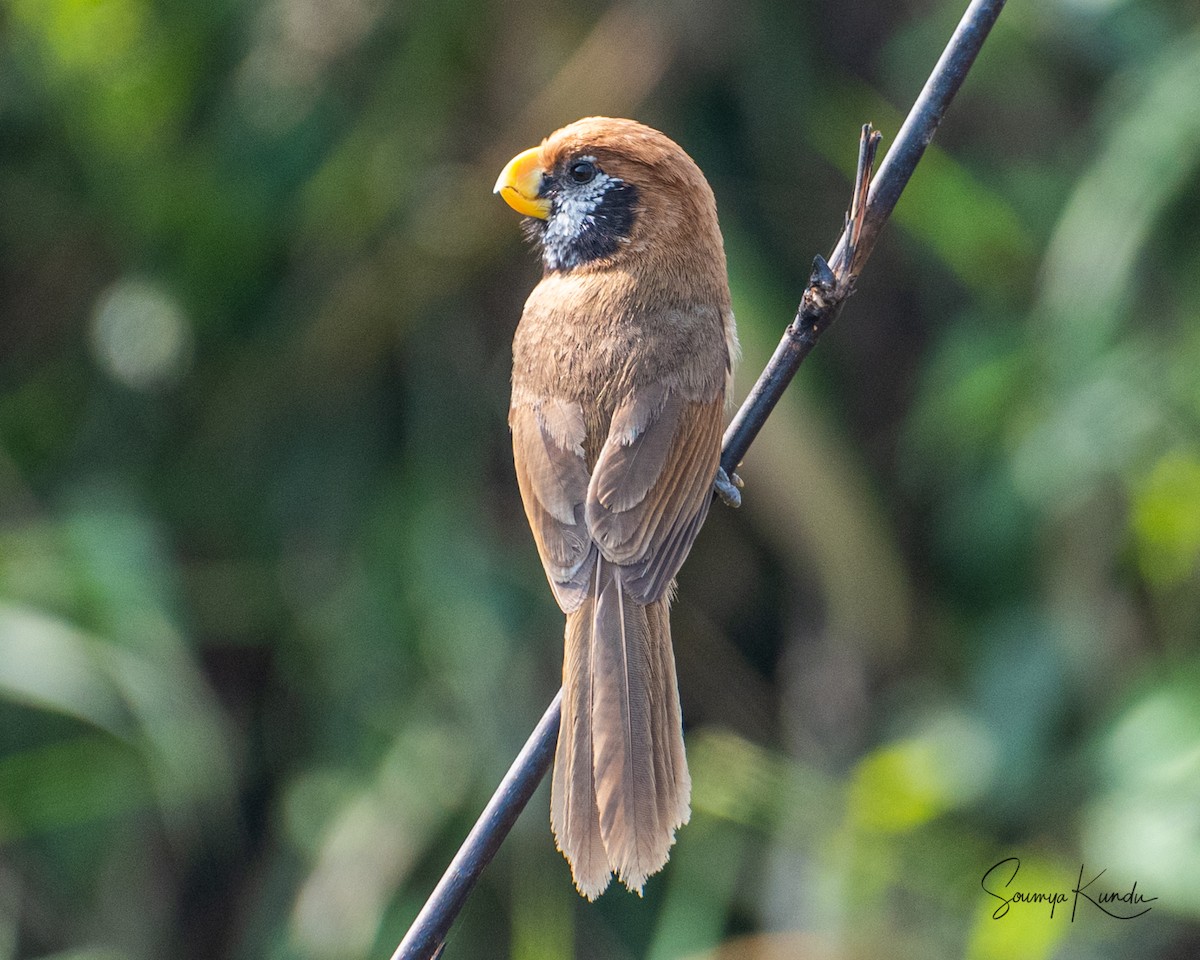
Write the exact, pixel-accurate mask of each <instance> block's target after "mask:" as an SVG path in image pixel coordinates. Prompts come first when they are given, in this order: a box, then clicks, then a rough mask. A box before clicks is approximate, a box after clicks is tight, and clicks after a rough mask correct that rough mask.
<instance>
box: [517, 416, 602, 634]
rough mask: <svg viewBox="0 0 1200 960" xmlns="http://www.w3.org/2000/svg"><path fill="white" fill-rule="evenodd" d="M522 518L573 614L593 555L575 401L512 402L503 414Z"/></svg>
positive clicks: (562, 602)
mask: <svg viewBox="0 0 1200 960" xmlns="http://www.w3.org/2000/svg"><path fill="white" fill-rule="evenodd" d="M508 422H509V426H510V427H512V435H513V460H514V461H515V463H516V468H517V484H518V486H519V487H520V489H521V499H522V501H524V503H525V515H526V516H527V517H528V518H529V526H530V528H531V529H532V530H533V538H534V540H535V541H536V542H537V548H538V554H539V555H540V556H541V558H542V566H544V567H545V569H546V577H547V578H548V579H549V581H550V586H551V587H552V588H553V590H554V596H555V599H557V600H558V605H559V606H560V607H562V609H563V610H564V611H566V612H568V613H569V612H570V611H572V610H574V609H576V608H577V607H578V606H579V604H580V603H582V602H583V599H584V598H585V597H586V596H587V592H588V579H589V576H590V574H591V570H592V565H593V564H594V562H595V556H596V552H595V550H594V549H593V548H592V542H591V537H590V536H589V535H588V531H587V523H586V520H585V516H584V515H585V507H584V503H585V501H586V499H587V489H588V479H589V478H588V471H587V461H586V460H585V457H584V450H583V441H584V436H585V427H584V422H583V410H582V408H581V407H580V405H579V404H578V403H576V402H574V401H567V400H555V399H538V400H535V401H533V402H530V403H514V404H513V406H512V407H511V408H510V410H509V414H508Z"/></svg>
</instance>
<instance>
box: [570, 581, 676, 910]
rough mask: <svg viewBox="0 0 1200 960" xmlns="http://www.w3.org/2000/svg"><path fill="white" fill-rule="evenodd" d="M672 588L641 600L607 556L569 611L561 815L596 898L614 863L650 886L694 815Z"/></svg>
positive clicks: (581, 877)
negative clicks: (674, 637)
mask: <svg viewBox="0 0 1200 960" xmlns="http://www.w3.org/2000/svg"><path fill="white" fill-rule="evenodd" d="M667 596H669V592H668V595H667ZM667 596H664V597H663V598H662V599H661V600H659V601H656V602H655V603H653V604H651V605H649V606H642V605H641V604H638V603H635V602H634V601H632V600H630V599H629V597H628V596H627V595H626V594H625V592H624V590H623V588H622V586H621V581H620V573H619V571H618V569H617V568H615V567H613V566H612V565H611V564H608V563H606V562H604V561H603V560H601V559H599V558H597V561H596V569H595V572H594V580H593V584H592V590H591V591H590V594H589V597H588V598H587V599H586V600H585V601H584V602H583V604H581V605H580V607H579V608H578V609H576V610H574V611H572V613H570V614H569V615H568V617H567V631H566V655H565V657H564V664H563V687H564V695H563V708H562V710H563V713H562V725H561V727H560V730H559V739H558V753H557V756H556V759H555V770H554V781H553V791H552V796H551V823H552V825H553V827H554V833H555V837H556V838H557V841H558V846H559V849H560V850H562V852H563V853H564V854H565V855H566V857H567V859H568V860H569V861H570V863H571V870H572V874H573V876H574V878H575V884H576V886H577V887H578V888H579V891H580V892H581V893H582V894H583V895H584V896H586V897H588V899H594V898H595V897H596V896H598V895H599V894H600V893H601V892H603V890H604V889H605V887H606V886H607V885H608V882H609V878H610V873H611V872H615V873H616V874H617V875H618V877H619V878H620V879H621V880H622V882H623V883H625V885H626V886H627V887H629V889H630V890H633V891H635V892H637V893H641V890H642V887H643V885H644V884H645V881H646V878H647V877H648V876H650V875H651V874H653V873H655V872H657V871H658V870H660V869H661V868H662V866H663V864H665V863H666V861H667V857H668V855H669V851H670V848H671V844H672V843H674V841H675V830H676V828H677V827H679V826H680V825H681V824H683V823H685V822H687V819H688V816H689V801H690V795H691V781H690V779H689V777H688V772H687V760H686V757H685V755H684V747H683V730H682V725H681V720H680V712H679V692H678V687H677V684H676V678H675V660H674V655H673V653H672V651H671V632H670V624H669V622H668V614H667V607H668V603H669V601H668V598H667Z"/></svg>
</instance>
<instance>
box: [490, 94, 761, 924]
mask: <svg viewBox="0 0 1200 960" xmlns="http://www.w3.org/2000/svg"><path fill="white" fill-rule="evenodd" d="M495 193H498V194H499V195H500V197H501V198H502V199H504V200H505V201H506V202H507V203H508V205H509V206H511V207H512V208H513V209H514V210H516V211H517V212H518V213H520V214H522V215H523V216H524V220H523V224H524V228H525V232H526V234H527V236H528V237H529V239H531V240H532V242H533V243H534V245H535V247H536V249H537V250H538V251H539V252H540V255H541V261H542V277H541V280H540V281H539V282H538V283H537V285H536V286H535V287H534V288H533V291H532V292H531V293H530V295H529V298H528V300H527V301H526V303H525V307H524V310H523V311H522V313H521V317H520V320H519V322H518V324H517V327H516V332H515V334H514V337H513V347H512V349H513V372H512V394H511V401H510V404H509V414H508V422H509V426H510V428H511V432H512V443H513V459H514V464H515V468H516V477H517V485H518V487H519V489H520V494H521V499H522V502H523V505H524V508H525V514H526V517H527V519H528V521H529V525H530V528H531V530H532V531H533V537H534V541H535V542H536V545H537V550H538V554H539V556H540V558H541V561H542V565H543V567H544V569H545V573H546V577H547V579H548V580H549V582H550V587H551V589H552V591H553V594H554V597H555V599H556V600H557V602H558V604H559V606H560V607H561V609H562V611H563V612H564V613H565V615H566V630H565V638H564V652H563V674H562V676H563V697H562V706H561V722H560V726H559V733H558V741H557V744H556V749H555V761H554V775H553V778H552V782H551V801H550V821H551V827H552V829H553V832H554V837H555V841H556V844H557V846H558V849H559V850H560V851H561V852H562V853H563V855H564V856H565V857H566V859H567V861H568V862H569V864H570V867H571V873H572V879H573V880H574V883H575V886H576V888H577V889H578V891H579V892H580V893H581V894H582V895H583V896H584V897H586V898H587V899H588V900H594V899H595V898H596V897H598V896H599V895H600V894H601V893H603V892H604V890H605V889H606V888H607V887H608V885H609V882H610V881H611V879H612V877H613V875H615V876H616V877H617V878H618V879H619V880H620V881H621V882H622V883H624V884H625V886H626V887H627V888H628V889H629V890H631V891H633V892H635V893H637V894H638V895H639V896H640V895H641V894H642V891H643V888H644V886H645V883H646V880H647V878H648V877H649V876H651V875H652V874H654V873H657V872H658V871H659V870H660V869H661V868H662V867H663V866H664V865H665V863H666V862H667V859H668V857H669V853H670V848H671V846H672V845H673V844H674V842H675V834H676V831H677V830H678V829H679V828H680V827H682V826H683V825H684V824H685V823H687V821H688V819H689V817H690V812H691V807H690V802H691V779H690V776H689V773H688V767H687V757H686V754H685V750H684V741H683V723H682V716H681V709H680V700H679V691H678V683H677V678H676V670H675V657H674V652H673V649H672V645H671V626H670V620H669V607H670V605H671V601H672V597H673V594H674V591H675V578H676V574H677V573H678V572H679V569H680V566H681V565H682V563H683V562H684V559H685V558H686V557H687V555H688V552H689V550H690V549H691V547H692V543H693V542H694V540H695V538H696V534H697V533H698V532H699V530H700V527H701V525H702V524H703V523H704V519H705V517H706V516H707V514H708V510H709V505H710V504H711V502H712V495H713V491H714V483H715V484H716V486H717V491H718V493H720V494H721V495H722V496H723V497H724V498H725V499H726V500H727V501H728V502H731V503H736V500H737V496H738V495H737V492H736V488H735V487H734V486H733V485H732V483H731V482H730V478H729V477H728V476H726V474H725V473H724V471H722V470H721V468H720V465H719V457H720V450H721V434H722V423H723V420H724V412H725V408H726V398H727V396H728V395H729V392H730V389H731V383H732V376H733V368H734V362H735V359H736V356H737V352H738V345H737V332H736V326H735V323H734V317H733V311H732V308H731V303H730V294H729V281H728V274H727V268H726V261H725V250H724V242H723V240H722V237H721V231H720V228H719V226H718V222H717V209H716V201H715V199H714V196H713V191H712V189H711V187H710V186H709V184H708V181H707V180H706V179H705V177H704V175H703V173H701V171H700V168H699V167H698V166H697V165H696V163H695V161H693V160H692V158H691V157H689V156H688V154H687V153H686V152H684V150H683V148H681V147H680V146H679V145H678V144H676V143H675V142H674V141H673V140H671V139H670V138H668V137H667V136H666V135H665V134H663V133H661V132H659V131H658V130H655V129H652V128H651V127H648V126H645V125H643V124H641V123H639V122H637V121H634V120H627V119H619V118H611V117H587V118H584V119H582V120H578V121H576V122H574V123H571V124H569V125H567V126H565V127H563V128H562V129H560V130H557V131H556V132H554V133H552V134H551V135H550V136H548V137H546V139H545V140H543V141H542V143H541V144H540V145H539V146H536V147H533V148H531V149H529V150H525V151H523V152H522V153H519V154H518V155H517V156H515V157H513V159H512V160H511V161H510V162H509V163H508V164H507V165H506V166H505V167H504V169H503V171H502V172H501V174H500V177H499V179H498V180H497V181H496V186H495ZM734 479H735V480H736V478H734ZM731 498H732V499H731Z"/></svg>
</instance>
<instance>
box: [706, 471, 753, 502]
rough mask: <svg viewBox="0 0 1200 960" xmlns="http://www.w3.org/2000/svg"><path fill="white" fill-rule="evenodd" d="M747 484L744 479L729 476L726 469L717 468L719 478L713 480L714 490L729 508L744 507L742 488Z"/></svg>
mask: <svg viewBox="0 0 1200 960" xmlns="http://www.w3.org/2000/svg"><path fill="white" fill-rule="evenodd" d="M744 486H745V484H744V483H743V482H742V478H741V477H739V476H738V475H737V474H736V473H735V474H732V475H731V474H728V473H726V472H725V468H724V467H717V477H716V479H715V480H713V490H715V491H716V494H717V496H718V497H720V498H721V502H722V503H724V504H725V506H727V507H740V506H741V505H742V487H744Z"/></svg>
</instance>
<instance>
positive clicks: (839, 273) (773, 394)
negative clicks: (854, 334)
mask: <svg viewBox="0 0 1200 960" xmlns="http://www.w3.org/2000/svg"><path fill="white" fill-rule="evenodd" d="M1004 2H1005V0H971V4H970V6H969V7H968V8H967V11H966V13H965V14H963V17H962V20H961V21H960V22H959V25H958V29H956V30H955V31H954V36H953V37H951V38H950V42H949V43H948V44H947V46H946V49H945V50H944V51H943V52H942V56H941V59H940V60H938V63H937V66H936V67H935V68H934V70H933V73H932V74H930V77H929V80H928V81H926V83H925V88H924V89H923V90H922V91H921V95H920V96H919V97H918V98H917V101H916V103H915V104H913V108H912V110H910V111H909V114H908V117H907V119H906V120H905V121H904V125H903V126H902V127H901V128H900V132H899V134H897V136H896V142H895V143H894V144H893V145H892V148H891V150H889V151H888V154H887V156H886V157H885V158H884V161H883V163H882V165H881V166H880V168H879V174H878V176H877V177H876V178H875V179H874V181H873V182H872V181H871V179H870V169H871V164H872V160H873V157H874V153H875V146H876V145H877V144H878V142H879V134H878V133H875V132H873V131H872V130H871V129H870V127H869V126H866V127H864V128H863V134H862V138H861V140H860V146H859V165H858V173H857V175H856V177H855V191H854V197H853V199H852V201H851V205H850V213H849V215H848V216H847V223H846V228H845V230H844V231H843V233H842V236H841V238H840V239H839V240H838V242H837V244H836V246H835V247H834V250H833V254H832V255H831V256H830V258H829V261H828V262H826V261H825V260H824V259H823V258H821V257H817V258H816V260H815V261H814V263H813V272H812V276H811V277H810V278H809V285H808V288H807V289H806V290H805V291H804V295H803V297H802V298H801V301H800V307H799V309H798V310H797V312H796V317H795V319H794V320H792V322H791V323H790V324H789V325H788V328H787V330H786V331H785V333H784V335H783V339H782V340H781V341H780V343H779V346H778V347H777V348H776V350H775V354H774V355H773V356H772V357H771V360H770V362H769V363H768V364H767V366H766V369H764V370H763V372H762V375H761V376H760V377H759V378H758V381H757V382H756V383H755V384H754V388H753V389H752V390H751V391H750V395H749V396H748V397H747V398H746V402H745V403H743V404H742V407H741V409H740V410H738V412H737V414H736V415H735V416H734V418H733V422H732V423H731V424H730V425H729V429H728V430H726V431H725V438H724V442H723V445H722V452H721V466H722V467H723V468H724V469H725V471H726V472H727V473H729V474H730V475H732V473H733V471H734V470H735V469H736V467H737V465H738V464H739V463H741V461H742V459H743V458H744V457H745V455H746V451H747V450H749V448H750V444H751V443H752V442H753V441H754V438H755V437H756V436H758V432H759V430H760V429H761V428H762V425H763V423H765V422H766V419H767V417H768V416H769V415H770V413H771V411H772V410H773V409H774V408H775V404H776V403H778V401H779V398H780V397H781V396H782V395H783V391H784V390H786V389H787V385H788V384H789V383H790V382H791V380H792V377H793V376H794V375H795V373H796V370H797V368H798V367H799V366H800V364H801V363H802V362H803V361H804V358H805V357H807V356H808V354H809V353H810V352H811V351H812V348H813V347H814V346H815V345H816V342H817V338H818V337H820V335H821V334H822V333H824V332H825V331H826V330H827V329H829V327H830V325H831V324H832V323H833V321H834V320H835V319H836V318H837V315H838V312H839V311H840V310H841V307H842V304H843V303H845V301H846V298H847V297H849V296H850V294H851V293H852V292H853V290H854V281H855V280H856V279H857V277H858V274H859V272H860V271H861V270H862V267H863V265H864V264H865V263H866V261H867V258H868V257H869V256H870V255H871V251H872V250H873V249H874V247H875V241H876V240H877V239H878V237H879V233H880V231H881V230H882V228H883V225H884V224H885V223H886V222H887V219H888V217H889V216H891V213H892V210H893V209H894V208H895V206H896V202H897V201H898V200H899V199H900V194H901V193H902V192H903V190H904V188H905V186H906V185H907V184H908V181H909V178H910V177H911V176H912V172H913V170H914V169H915V168H916V165H917V163H918V161H920V159H921V156H922V155H923V154H924V153H925V148H926V147H927V146H929V142H930V140H932V139H933V134H934V132H935V131H936V130H937V127H938V124H939V123H940V122H941V119H942V116H943V115H944V114H945V112H946V109H947V107H949V106H950V103H951V101H952V100H953V99H954V96H955V94H956V93H957V92H958V88H959V87H960V86H961V85H962V82H963V79H964V78H965V77H966V75H967V71H968V70H970V68H971V65H972V64H973V63H974V62H975V58H976V56H978V54H979V50H980V48H981V47H982V46H983V42H984V40H985V39H986V38H987V35H988V32H989V31H990V30H991V28H992V25H993V24H994V23H995V22H996V18H997V17H999V16H1000V11H1001V10H1002V9H1003V8H1004ZM868 186H869V188H870V192H869V194H867V196H866V202H865V203H864V202H863V193H864V191H866V189H867V188H868ZM561 697H562V691H559V694H558V695H557V696H556V697H555V698H554V702H553V703H551V704H550V707H549V708H548V709H547V710H546V713H545V715H544V716H543V717H542V719H541V721H540V722H539V723H538V725H537V727H536V728H535V729H534V731H533V733H532V734H531V735H530V737H529V739H528V740H527V741H526V743H525V746H524V748H522V750H521V753H520V754H519V755H518V756H517V759H516V760H515V761H514V762H513V765H512V767H511V768H510V769H509V771H508V774H507V775H506V776H505V778H504V781H503V782H502V783H501V784H500V787H499V788H498V789H497V790H496V793H495V794H494V795H493V796H492V799H491V801H490V802H489V803H488V805H487V807H486V808H485V810H484V811H483V814H482V815H481V816H480V818H479V820H478V821H477V822H476V824H475V827H474V829H472V830H471V833H470V834H469V835H468V837H467V839H466V841H465V842H464V843H463V845H462V847H460V848H459V851H458V854H457V855H456V856H455V857H454V860H453V861H452V862H451V864H450V866H449V867H448V868H447V870H446V873H445V874H444V875H443V877H442V879H441V881H440V882H439V883H438V885H437V887H436V888H435V889H434V891H433V893H432V894H431V895H430V897H429V899H428V900H427V901H426V903H425V906H424V907H423V908H422V910H421V912H420V913H419V914H418V915H417V918H416V920H414V921H413V925H412V926H411V927H410V928H409V930H408V933H407V934H406V935H405V937H404V940H403V941H402V942H401V943H400V946H398V947H397V948H396V952H395V953H394V954H392V960H432V958H435V957H437V956H438V955H439V954H440V953H441V950H442V947H443V946H444V943H445V939H446V934H447V932H448V931H449V929H450V925H451V924H452V923H453V922H454V919H455V917H457V916H458V913H459V911H460V910H461V909H462V906H463V904H464V903H465V902H466V899H467V896H468V895H469V894H470V892H471V888H472V887H473V886H474V884H475V881H476V880H477V879H478V878H479V874H480V873H481V872H482V871H483V868H484V867H485V866H487V864H488V863H489V862H490V861H491V859H492V857H493V856H495V853H496V851H497V850H498V849H499V848H500V844H501V843H503V842H504V838H505V837H506V836H508V832H509V830H511V829H512V825H513V823H515V822H516V819H517V817H518V816H519V815H520V813H521V811H522V810H523V809H524V807H525V804H526V803H528V802H529V798H530V796H532V795H533V791H534V790H535V789H536V788H537V785H538V783H539V782H541V779H542V777H544V776H545V775H546V771H547V770H549V769H550V764H551V762H552V760H553V757H554V745H555V740H556V738H557V736H558V725H559V704H560V701H561Z"/></svg>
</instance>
